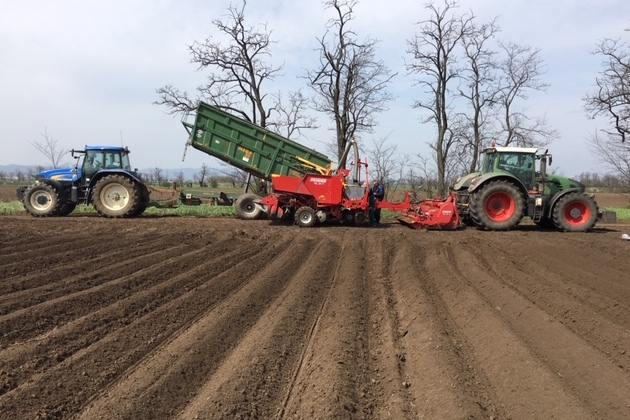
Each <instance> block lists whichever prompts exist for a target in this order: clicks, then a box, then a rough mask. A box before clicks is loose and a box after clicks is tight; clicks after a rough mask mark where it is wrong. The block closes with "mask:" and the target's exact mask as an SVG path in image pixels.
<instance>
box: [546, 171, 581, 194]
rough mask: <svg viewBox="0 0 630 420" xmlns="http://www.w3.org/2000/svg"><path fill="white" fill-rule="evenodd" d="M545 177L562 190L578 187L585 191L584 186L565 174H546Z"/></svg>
mask: <svg viewBox="0 0 630 420" xmlns="http://www.w3.org/2000/svg"><path fill="white" fill-rule="evenodd" d="M547 179H548V180H549V181H550V182H552V183H554V184H556V185H558V186H560V187H561V189H562V190H569V189H573V188H575V189H578V190H580V191H585V189H586V186H585V185H584V184H582V183H581V182H579V181H576V180H575V179H571V178H567V177H566V176H561V175H556V174H547Z"/></svg>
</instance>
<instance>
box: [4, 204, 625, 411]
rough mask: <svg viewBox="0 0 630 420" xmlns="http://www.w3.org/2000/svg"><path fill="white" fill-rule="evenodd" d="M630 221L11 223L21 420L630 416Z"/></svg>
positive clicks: (10, 280)
mask: <svg viewBox="0 0 630 420" xmlns="http://www.w3.org/2000/svg"><path fill="white" fill-rule="evenodd" d="M623 232H627V233H630V228H629V227H628V225H620V224H615V225H598V227H597V228H596V229H595V230H594V231H593V232H590V233H578V234H563V233H559V232H551V231H543V230H539V229H538V228H536V227H534V226H533V225H523V226H521V227H519V228H518V229H516V230H513V231H509V232H482V231H478V230H475V229H471V228H469V229H464V230H461V231H455V232H441V231H414V230H411V229H408V228H405V227H403V226H401V225H398V224H397V223H395V222H391V223H386V224H385V225H384V226H383V227H381V228H378V229H370V228H351V227H343V226H322V227H314V228H310V229H309V228H299V227H296V226H278V225H272V224H270V223H269V222H268V221H239V220H235V219H231V218H229V219H213V218H194V217H185V218H175V217H147V216H143V217H140V218H137V219H128V220H108V219H103V218H100V217H96V216H89V215H88V216H80V215H71V216H69V217H65V218H48V219H35V218H31V217H27V216H3V217H0V418H2V419H36V418H41V419H58V418H73V419H244V418H257V419H337V418H349V419H386V418H391V419H415V418H426V419H550V418H556V419H572V420H575V419H627V418H628V416H629V413H630V241H622V240H621V239H620V236H621V233H623Z"/></svg>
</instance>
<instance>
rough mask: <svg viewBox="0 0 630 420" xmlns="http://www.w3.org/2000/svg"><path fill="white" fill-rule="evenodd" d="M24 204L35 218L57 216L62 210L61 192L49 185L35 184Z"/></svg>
mask: <svg viewBox="0 0 630 420" xmlns="http://www.w3.org/2000/svg"><path fill="white" fill-rule="evenodd" d="M22 203H23V204H24V208H25V209H26V211H27V212H28V213H29V214H30V215H31V216H34V217H48V216H55V215H57V213H58V212H59V209H60V208H61V201H60V199H59V191H57V189H56V188H55V187H53V186H51V185H48V184H33V185H31V186H30V187H28V188H27V189H26V191H25V192H24V197H23V200H22Z"/></svg>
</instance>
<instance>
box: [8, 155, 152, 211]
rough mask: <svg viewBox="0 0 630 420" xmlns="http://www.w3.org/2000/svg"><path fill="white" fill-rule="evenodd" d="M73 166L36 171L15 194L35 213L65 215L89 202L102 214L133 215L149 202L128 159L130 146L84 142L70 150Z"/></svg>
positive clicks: (144, 207) (145, 187) (28, 209)
mask: <svg viewBox="0 0 630 420" xmlns="http://www.w3.org/2000/svg"><path fill="white" fill-rule="evenodd" d="M70 152H71V153H72V157H73V158H75V159H76V160H77V162H76V165H75V166H74V167H73V168H58V169H49V170H45V171H42V172H40V173H38V174H37V175H36V176H35V182H34V183H33V184H32V185H30V186H28V187H20V188H18V190H17V196H18V198H19V199H20V200H21V201H22V203H23V204H24V208H25V209H26V211H27V212H28V213H29V214H30V215H32V216H34V217H48V216H67V215H68V214H70V213H72V211H73V210H74V209H75V207H76V206H77V204H83V205H89V204H92V205H93V206H94V208H95V209H96V211H97V212H98V213H99V214H100V215H101V216H104V217H135V216H139V215H141V214H142V213H143V212H144V210H145V209H146V208H147V206H148V204H149V195H150V191H149V189H148V188H147V186H146V185H145V184H144V182H142V180H141V179H140V177H139V176H138V173H137V170H135V169H132V168H131V165H130V163H129V149H127V148H126V147H120V146H86V147H85V149H84V150H74V149H73V150H71V151H70Z"/></svg>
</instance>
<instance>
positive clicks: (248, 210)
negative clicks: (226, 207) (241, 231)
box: [236, 194, 264, 220]
mask: <svg viewBox="0 0 630 420" xmlns="http://www.w3.org/2000/svg"><path fill="white" fill-rule="evenodd" d="M255 200H260V196H258V195H256V194H243V195H241V196H240V197H239V198H238V199H237V200H236V215H237V216H238V218H239V219H244V220H255V219H260V218H261V217H262V215H263V213H264V212H263V211H262V209H261V208H260V207H258V206H256V203H255V202H254V201H255Z"/></svg>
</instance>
